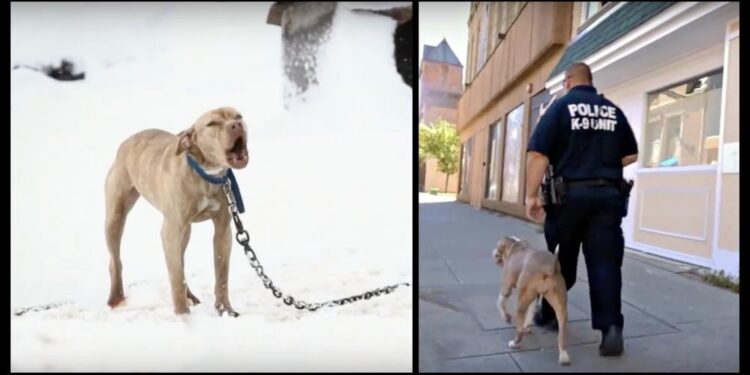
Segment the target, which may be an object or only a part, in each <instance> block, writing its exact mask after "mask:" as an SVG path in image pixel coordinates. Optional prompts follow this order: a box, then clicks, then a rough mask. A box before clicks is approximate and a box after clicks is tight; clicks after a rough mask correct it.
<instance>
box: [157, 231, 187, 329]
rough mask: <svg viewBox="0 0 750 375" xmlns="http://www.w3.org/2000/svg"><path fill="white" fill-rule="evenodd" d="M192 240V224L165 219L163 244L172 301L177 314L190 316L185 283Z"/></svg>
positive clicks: (162, 234)
mask: <svg viewBox="0 0 750 375" xmlns="http://www.w3.org/2000/svg"><path fill="white" fill-rule="evenodd" d="M188 238H190V224H189V223H182V222H180V221H179V220H174V219H168V218H165V219H164V224H162V227H161V242H162V246H163V247H164V258H165V259H166V261H167V271H168V272H169V284H170V286H171V289H172V301H173V303H174V312H175V314H178V315H179V314H188V313H190V309H188V304H187V282H186V281H185V264H184V259H185V248H186V247H187V242H188Z"/></svg>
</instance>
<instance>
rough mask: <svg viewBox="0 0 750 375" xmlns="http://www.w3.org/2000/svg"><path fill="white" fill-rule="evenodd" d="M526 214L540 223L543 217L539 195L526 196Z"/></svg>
mask: <svg viewBox="0 0 750 375" xmlns="http://www.w3.org/2000/svg"><path fill="white" fill-rule="evenodd" d="M526 216H527V217H528V218H529V219H531V220H533V221H535V222H537V223H541V222H542V219H543V218H544V210H543V209H542V199H541V198H539V197H526Z"/></svg>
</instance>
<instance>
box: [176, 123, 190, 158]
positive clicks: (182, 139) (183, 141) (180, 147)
mask: <svg viewBox="0 0 750 375" xmlns="http://www.w3.org/2000/svg"><path fill="white" fill-rule="evenodd" d="M193 131H194V130H193V128H190V129H187V130H183V131H181V132H180V133H179V134H177V151H176V152H175V155H179V154H181V153H182V152H183V151H185V150H189V149H190V147H192V146H193Z"/></svg>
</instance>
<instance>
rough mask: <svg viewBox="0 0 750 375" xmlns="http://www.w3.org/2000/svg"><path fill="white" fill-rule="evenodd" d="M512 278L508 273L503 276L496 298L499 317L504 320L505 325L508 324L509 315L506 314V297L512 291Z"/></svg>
mask: <svg viewBox="0 0 750 375" xmlns="http://www.w3.org/2000/svg"><path fill="white" fill-rule="evenodd" d="M513 284H514V283H513V277H512V276H511V274H510V273H507V274H504V275H503V281H502V286H501V288H500V294H499V295H498V296H497V309H498V311H500V317H502V318H503V320H505V322H506V323H510V319H511V317H510V313H509V312H508V297H510V293H511V291H512V290H513Z"/></svg>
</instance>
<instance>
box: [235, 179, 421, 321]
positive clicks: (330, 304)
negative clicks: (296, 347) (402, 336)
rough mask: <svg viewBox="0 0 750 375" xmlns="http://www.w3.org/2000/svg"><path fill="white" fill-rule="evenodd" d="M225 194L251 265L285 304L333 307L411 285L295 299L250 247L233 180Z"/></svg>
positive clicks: (301, 308)
mask: <svg viewBox="0 0 750 375" xmlns="http://www.w3.org/2000/svg"><path fill="white" fill-rule="evenodd" d="M223 188H224V194H225V195H226V197H227V202H229V211H230V213H231V214H232V221H234V225H235V226H236V227H237V235H236V236H235V237H236V239H237V242H238V243H239V244H240V245H242V246H243V248H244V250H245V256H246V257H247V259H248V260H249V261H250V267H252V268H253V269H254V270H255V273H257V274H258V277H260V279H261V280H262V281H263V286H265V287H266V289H270V290H271V293H272V294H273V296H274V297H276V298H279V299H281V300H282V301H284V304H286V305H287V306H292V305H293V306H294V307H296V308H297V309H298V310H305V309H306V310H308V311H316V310H318V309H320V308H323V307H333V306H342V305H345V304H348V303H352V302H356V301H361V300H363V299H364V300H368V299H370V298H372V297H378V296H381V295H386V294H390V293H392V292H393V291H394V290H396V289H397V288H398V287H399V286H402V285H403V286H409V283H399V284H394V285H388V286H385V287H382V288H377V289H373V290H369V291H367V292H364V293H361V294H356V295H353V296H350V297H344V298H339V299H334V300H330V301H326V302H321V303H308V302H305V301H303V300H299V299H295V298H294V297H292V296H290V295H288V294H284V293H282V292H281V289H280V288H278V287H277V286H276V285H274V284H273V281H271V279H270V278H269V277H268V276H267V275H266V273H265V272H263V266H261V265H260V261H258V257H257V256H256V255H255V251H253V248H252V247H250V235H249V234H248V233H247V231H246V230H245V229H244V227H243V226H242V221H240V216H239V213H238V212H237V206H236V204H235V200H234V195H233V194H232V186H231V182H230V181H229V180H227V181H226V182H225V183H224V185H223Z"/></svg>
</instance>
